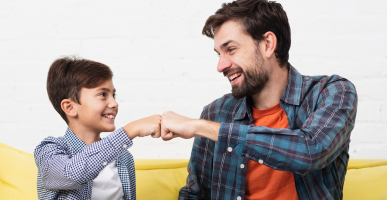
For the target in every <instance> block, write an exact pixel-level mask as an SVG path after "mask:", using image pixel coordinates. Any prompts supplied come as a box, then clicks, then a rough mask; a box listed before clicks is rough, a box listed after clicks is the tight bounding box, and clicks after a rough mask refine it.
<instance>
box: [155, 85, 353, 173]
mask: <svg viewBox="0 0 387 200" xmlns="http://www.w3.org/2000/svg"><path fill="white" fill-rule="evenodd" d="M318 96H319V97H318V98H319V101H318V106H317V109H316V110H314V111H313V112H312V111H311V112H310V114H309V116H308V118H307V119H306V121H305V122H304V123H303V125H302V126H301V127H300V129H296V130H289V129H272V128H267V127H262V126H257V127H254V126H249V125H239V124H233V123H221V124H220V126H219V123H217V122H208V121H203V120H192V119H188V118H185V117H182V116H178V115H177V114H174V113H171V112H167V113H166V115H165V120H164V114H163V119H162V125H161V128H162V130H161V136H162V137H163V138H164V139H171V138H173V137H183V138H190V137H197V136H199V137H206V138H210V139H212V140H213V141H217V143H218V148H219V151H221V152H227V149H228V147H231V148H232V149H234V150H235V151H234V150H233V152H234V153H236V154H239V155H241V154H242V152H243V151H244V150H245V148H246V146H249V147H250V148H249V149H252V151H251V152H249V156H250V157H251V158H252V159H255V160H256V161H258V160H262V161H263V163H264V164H265V165H266V166H269V167H272V168H274V169H279V170H283V171H289V172H292V173H298V174H305V173H307V172H308V171H311V170H316V169H321V168H323V167H325V166H326V165H328V164H329V163H330V162H332V161H333V160H334V159H335V158H336V157H337V156H338V155H339V154H340V153H341V151H342V150H343V148H345V146H346V145H345V144H348V143H349V137H350V133H351V131H352V129H353V127H354V123H355V117H356V110H357V95H356V90H355V87H354V86H353V85H352V84H351V83H350V82H349V81H346V80H343V79H341V80H338V81H336V82H333V83H330V84H328V85H327V86H326V88H324V89H323V90H322V91H321V92H320V94H319V95H318ZM206 126H207V127H206ZM218 126H219V128H217V127H218ZM217 130H218V132H216V131H217ZM216 137H217V139H216ZM236 147H239V148H236Z"/></svg>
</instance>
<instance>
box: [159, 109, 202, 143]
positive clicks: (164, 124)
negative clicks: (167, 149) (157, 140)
mask: <svg viewBox="0 0 387 200" xmlns="http://www.w3.org/2000/svg"><path fill="white" fill-rule="evenodd" d="M194 123H195V120H193V119H190V118H187V117H184V116H182V115H178V114H176V113H174V112H172V111H167V112H164V113H163V116H162V120H161V138H163V140H170V139H172V138H175V137H181V138H185V139H188V138H192V137H194V136H195V135H194V133H195V129H194Z"/></svg>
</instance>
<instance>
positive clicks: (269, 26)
mask: <svg viewBox="0 0 387 200" xmlns="http://www.w3.org/2000/svg"><path fill="white" fill-rule="evenodd" d="M229 20H233V21H236V22H239V23H241V24H242V27H243V29H244V32H245V33H246V34H248V35H250V36H251V37H252V38H253V39H254V40H255V41H256V42H259V41H261V40H262V39H264V37H263V35H264V34H265V33H266V32H268V31H271V32H273V33H274V34H275V35H276V37H277V47H276V49H275V51H274V53H275V56H276V58H277V62H278V63H279V65H280V66H281V67H283V66H287V67H289V63H288V60H289V49H290V43H291V40H290V26H289V22H288V17H287V15H286V12H285V11H284V10H283V8H282V6H281V4H279V3H276V2H275V1H269V2H268V1H267V0H237V1H233V2H231V3H223V4H222V8H220V9H219V10H217V11H216V12H215V14H214V15H211V16H210V17H209V18H208V19H207V21H206V24H205V25H204V27H203V31H202V33H203V35H206V36H207V37H210V38H214V31H215V29H216V28H218V27H220V26H221V25H222V24H223V23H224V22H226V21H229ZM256 44H258V43H256Z"/></svg>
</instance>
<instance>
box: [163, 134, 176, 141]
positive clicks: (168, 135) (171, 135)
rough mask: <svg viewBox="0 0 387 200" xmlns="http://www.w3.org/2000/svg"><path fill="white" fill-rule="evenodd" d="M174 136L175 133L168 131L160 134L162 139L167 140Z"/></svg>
mask: <svg viewBox="0 0 387 200" xmlns="http://www.w3.org/2000/svg"><path fill="white" fill-rule="evenodd" d="M174 136H175V134H173V133H172V132H168V133H166V134H165V135H164V136H162V137H161V138H162V139H163V140H164V141H168V140H171V139H173V138H174Z"/></svg>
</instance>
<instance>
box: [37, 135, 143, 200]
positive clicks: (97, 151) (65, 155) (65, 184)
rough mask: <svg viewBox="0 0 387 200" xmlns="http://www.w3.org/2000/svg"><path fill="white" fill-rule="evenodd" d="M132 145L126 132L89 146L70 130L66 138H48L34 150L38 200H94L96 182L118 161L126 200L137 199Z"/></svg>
mask: <svg viewBox="0 0 387 200" xmlns="http://www.w3.org/2000/svg"><path fill="white" fill-rule="evenodd" d="M132 145H133V142H132V140H130V138H129V137H128V136H127V134H126V133H125V131H124V129H123V128H119V129H117V130H116V131H114V132H113V133H111V134H110V135H109V136H107V137H106V138H103V139H102V140H100V141H98V142H95V143H93V144H91V145H90V146H87V145H86V144H85V143H84V142H83V141H82V140H81V139H79V138H78V137H77V136H76V135H75V134H74V133H73V132H72V131H71V130H70V128H67V130H66V134H65V135H64V137H60V138H54V137H47V138H45V139H44V140H43V141H42V142H41V143H40V144H39V145H38V146H37V147H36V149H35V152H34V157H35V162H36V165H37V167H38V179H37V189H38V197H39V199H44V200H46V199H47V200H48V199H73V200H83V199H85V200H86V199H91V192H92V188H93V180H94V179H95V178H96V177H97V176H98V174H99V172H100V171H102V170H103V169H104V168H105V167H106V166H107V165H108V164H109V163H110V162H112V161H113V160H116V162H117V169H118V174H119V176H120V179H121V182H122V189H123V192H124V198H125V199H127V200H129V199H130V200H135V199H136V177H135V170H134V162H133V156H132V155H131V154H130V153H129V151H127V148H129V147H131V146H132Z"/></svg>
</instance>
